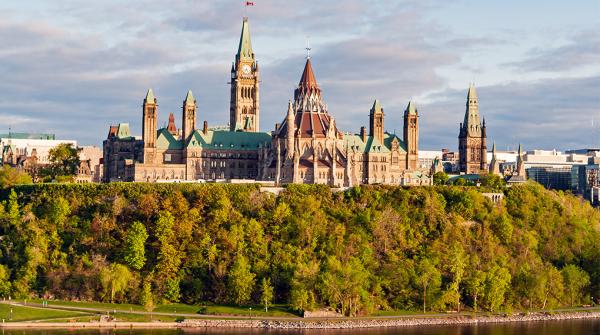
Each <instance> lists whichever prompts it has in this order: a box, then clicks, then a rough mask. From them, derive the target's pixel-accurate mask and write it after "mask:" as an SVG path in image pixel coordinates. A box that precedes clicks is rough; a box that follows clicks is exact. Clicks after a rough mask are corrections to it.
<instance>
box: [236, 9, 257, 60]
mask: <svg viewBox="0 0 600 335" xmlns="http://www.w3.org/2000/svg"><path fill="white" fill-rule="evenodd" d="M236 59H237V60H249V61H252V60H254V52H253V51H252V43H251V42H250V28H249V27H248V18H247V17H245V18H244V20H243V22H242V34H241V36H240V44H239V46H238V52H237V55H236Z"/></svg>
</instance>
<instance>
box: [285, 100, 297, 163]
mask: <svg viewBox="0 0 600 335" xmlns="http://www.w3.org/2000/svg"><path fill="white" fill-rule="evenodd" d="M285 123H286V126H287V133H286V148H287V156H288V157H292V156H293V154H294V133H295V132H296V122H295V121H294V108H293V107H292V102H291V101H289V102H288V111H287V115H286V118H285Z"/></svg>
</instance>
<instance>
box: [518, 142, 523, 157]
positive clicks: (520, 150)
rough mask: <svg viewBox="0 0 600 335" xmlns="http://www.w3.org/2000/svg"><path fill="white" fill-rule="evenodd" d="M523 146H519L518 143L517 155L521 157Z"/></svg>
mask: <svg viewBox="0 0 600 335" xmlns="http://www.w3.org/2000/svg"><path fill="white" fill-rule="evenodd" d="M522 150H523V147H522V146H521V143H519V157H521V155H522V154H523V151H522Z"/></svg>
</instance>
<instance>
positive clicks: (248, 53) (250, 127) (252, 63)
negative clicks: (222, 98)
mask: <svg viewBox="0 0 600 335" xmlns="http://www.w3.org/2000/svg"><path fill="white" fill-rule="evenodd" d="M258 84H259V71H258V63H257V62H256V59H255V57H254V52H253V51H252V43H251V42H250V29H249V28H248V18H247V17H245V18H244V21H243V23H242V35H241V36H240V45H239V47H238V52H237V54H236V55H235V62H234V63H233V65H232V67H231V100H230V105H229V115H230V117H229V128H230V130H231V131H249V132H257V131H259V126H258V125H259V115H260V113H259V111H260V108H259V106H260V105H259V102H260V99H259V90H258Z"/></svg>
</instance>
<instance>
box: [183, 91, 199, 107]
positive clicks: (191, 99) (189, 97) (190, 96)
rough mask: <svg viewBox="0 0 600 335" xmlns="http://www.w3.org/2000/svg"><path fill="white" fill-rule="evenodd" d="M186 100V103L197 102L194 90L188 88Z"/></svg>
mask: <svg viewBox="0 0 600 335" xmlns="http://www.w3.org/2000/svg"><path fill="white" fill-rule="evenodd" d="M184 102H185V104H186V105H193V104H194V103H196V99H194V94H192V90H188V92H187V95H186V96H185V101H184Z"/></svg>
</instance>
